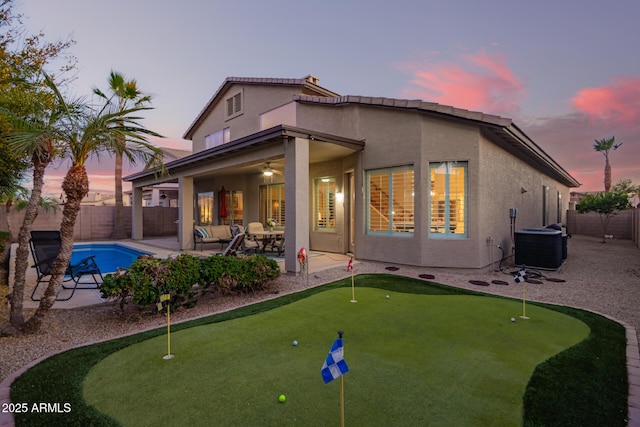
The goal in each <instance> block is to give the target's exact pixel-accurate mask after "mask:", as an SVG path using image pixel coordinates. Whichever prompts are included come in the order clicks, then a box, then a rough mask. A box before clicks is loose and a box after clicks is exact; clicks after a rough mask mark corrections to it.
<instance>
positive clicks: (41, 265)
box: [29, 230, 103, 301]
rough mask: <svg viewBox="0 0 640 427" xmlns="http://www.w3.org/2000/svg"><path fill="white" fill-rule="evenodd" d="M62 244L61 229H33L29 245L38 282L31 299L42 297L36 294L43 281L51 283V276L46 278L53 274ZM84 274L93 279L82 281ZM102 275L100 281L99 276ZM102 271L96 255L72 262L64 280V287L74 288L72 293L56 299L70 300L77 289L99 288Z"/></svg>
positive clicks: (36, 299)
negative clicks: (54, 263) (69, 283)
mask: <svg viewBox="0 0 640 427" xmlns="http://www.w3.org/2000/svg"><path fill="white" fill-rule="evenodd" d="M61 245H62V241H61V239H60V231H57V230H51V231H49V230H46V231H35V230H34V231H32V232H31V239H29V247H30V248H31V255H32V256H33V260H34V262H35V265H33V266H32V267H33V268H35V269H36V273H37V274H38V282H37V283H36V286H35V287H34V288H33V292H32V293H31V299H32V300H33V301H40V300H41V298H36V296H35V294H36V291H37V290H38V287H39V286H40V284H41V283H49V281H50V280H51V278H50V277H49V279H46V280H45V278H46V277H47V276H51V271H52V269H53V262H54V261H55V259H56V257H57V256H58V253H59V252H60V247H61ZM83 276H91V278H92V279H93V281H91V282H86V281H85V282H82V281H81V279H82V277H83ZM96 276H99V277H100V282H99V281H98V279H97V277H96ZM102 279H103V278H102V273H101V272H100V268H99V267H98V264H96V261H95V255H91V256H88V257H86V258H84V259H82V260H81V261H80V262H78V263H75V264H71V263H69V265H68V266H67V270H66V271H65V279H64V281H63V284H62V287H63V288H64V289H72V291H71V295H69V296H68V297H67V298H58V297H57V296H56V301H68V300H70V299H71V297H73V294H74V293H75V292H76V290H77V289H97V288H98V287H99V286H100V283H101V282H102ZM69 281H73V285H69V286H66V285H65V284H64V283H66V282H69ZM78 285H90V286H81V287H78Z"/></svg>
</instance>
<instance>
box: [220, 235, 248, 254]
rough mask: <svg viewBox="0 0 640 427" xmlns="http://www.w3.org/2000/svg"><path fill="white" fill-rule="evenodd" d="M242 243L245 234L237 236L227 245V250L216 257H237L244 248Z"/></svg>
mask: <svg viewBox="0 0 640 427" xmlns="http://www.w3.org/2000/svg"><path fill="white" fill-rule="evenodd" d="M242 242H244V233H241V234H236V235H235V236H233V239H231V242H229V244H228V245H227V247H226V248H224V250H223V251H222V252H218V253H217V254H216V255H222V256H236V255H237V252H238V251H239V250H240V248H241V247H242Z"/></svg>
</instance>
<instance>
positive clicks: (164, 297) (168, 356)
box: [160, 294, 173, 360]
mask: <svg viewBox="0 0 640 427" xmlns="http://www.w3.org/2000/svg"><path fill="white" fill-rule="evenodd" d="M170 300H171V295H169V294H163V295H161V296H160V301H162V302H163V301H167V306H166V309H167V354H166V356H163V357H162V358H163V359H164V360H169V359H173V354H171V303H170ZM162 302H161V303H160V304H161V305H162Z"/></svg>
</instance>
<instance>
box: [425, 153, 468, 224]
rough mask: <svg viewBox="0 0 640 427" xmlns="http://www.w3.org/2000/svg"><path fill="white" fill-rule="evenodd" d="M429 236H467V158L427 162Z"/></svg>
mask: <svg viewBox="0 0 640 427" xmlns="http://www.w3.org/2000/svg"><path fill="white" fill-rule="evenodd" d="M429 176H430V178H431V192H430V208H429V236H431V237H466V236H467V181H468V178H467V162H437V163H429Z"/></svg>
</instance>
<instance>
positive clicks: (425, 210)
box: [125, 75, 579, 271]
mask: <svg viewBox="0 0 640 427" xmlns="http://www.w3.org/2000/svg"><path fill="white" fill-rule="evenodd" d="M184 138H185V139H189V140H191V141H192V143H193V154H191V155H189V156H186V157H183V158H181V159H178V160H175V161H171V162H168V163H166V167H167V170H168V172H169V175H167V176H164V177H157V176H155V175H154V173H153V172H152V171H142V172H139V173H136V174H132V175H130V176H128V177H126V178H125V179H126V180H127V181H131V183H132V188H133V197H134V200H141V198H142V189H143V188H144V187H145V186H150V185H155V184H159V183H162V182H176V183H178V186H179V196H178V199H179V200H178V205H179V217H180V221H181V222H180V223H181V225H180V230H179V236H178V238H179V240H180V244H181V247H182V248H183V249H187V248H191V247H193V226H194V224H200V223H212V224H222V223H236V224H243V225H246V224H248V223H249V222H253V221H259V222H262V223H263V224H264V223H266V221H267V220H268V219H273V220H274V221H275V222H276V223H277V226H278V227H281V228H284V233H285V234H284V235H285V240H286V242H287V248H288V250H287V251H285V268H286V270H287V271H297V270H299V266H298V263H297V259H296V253H297V251H298V250H299V249H300V248H303V247H304V248H306V249H310V250H317V251H326V252H336V253H352V254H354V256H355V257H356V258H358V259H364V260H378V261H384V262H392V263H403V264H409V265H418V266H429V267H458V268H481V267H485V266H487V265H489V264H491V262H492V260H495V259H498V258H499V257H500V256H501V253H500V252H499V251H498V248H497V246H498V245H500V246H501V247H502V248H507V255H509V254H510V251H512V250H513V239H512V237H513V231H514V229H515V228H525V227H541V226H546V225H548V224H551V223H556V222H563V221H564V215H565V211H566V210H567V206H568V202H569V189H570V188H571V187H577V186H578V185H579V183H578V182H577V181H576V180H575V179H574V178H573V177H572V176H571V175H570V174H569V173H568V172H567V171H565V170H564V169H563V168H562V167H561V166H560V165H559V164H558V163H557V162H556V161H554V160H553V159H552V158H551V157H550V156H549V155H548V154H547V153H545V152H544V150H542V149H541V148H540V147H539V146H538V145H536V144H535V142H534V141H532V140H531V139H530V138H529V137H528V136H527V135H526V134H525V133H524V132H523V131H522V130H521V129H520V128H518V127H517V126H516V125H515V124H514V123H513V122H512V121H511V120H510V119H508V118H503V117H498V116H494V115H488V114H483V113H480V112H472V111H467V110H463V109H458V108H455V107H451V106H445V105H440V104H436V103H431V102H425V101H421V100H406V99H390V98H373V97H366V96H340V95H339V94H337V93H334V92H332V91H330V90H328V89H326V88H324V87H322V86H320V85H319V80H318V78H317V77H315V76H312V75H309V76H306V77H304V78H301V79H272V78H237V77H229V78H227V79H226V80H225V81H224V82H223V83H222V85H221V86H220V88H219V89H218V90H217V91H216V93H215V94H214V95H213V97H212V98H211V99H210V100H209V102H208V103H207V104H206V105H205V106H204V108H203V109H202V111H201V112H200V113H199V114H198V116H197V117H196V118H195V120H194V121H193V123H192V124H191V125H190V126H189V128H188V129H187V131H186V132H185V134H184ZM222 198H224V204H225V205H226V206H225V208H226V209H225V210H226V211H227V212H226V213H227V215H226V216H224V215H222V216H221V215H220V213H221V212H220V207H221V205H222V204H223V199H222ZM133 206H134V209H133V237H134V238H135V239H140V238H142V213H141V208H139V207H140V206H142V203H141V202H139V201H135V202H134V203H133ZM516 212H517V214H516ZM514 214H515V217H514Z"/></svg>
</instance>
